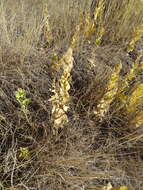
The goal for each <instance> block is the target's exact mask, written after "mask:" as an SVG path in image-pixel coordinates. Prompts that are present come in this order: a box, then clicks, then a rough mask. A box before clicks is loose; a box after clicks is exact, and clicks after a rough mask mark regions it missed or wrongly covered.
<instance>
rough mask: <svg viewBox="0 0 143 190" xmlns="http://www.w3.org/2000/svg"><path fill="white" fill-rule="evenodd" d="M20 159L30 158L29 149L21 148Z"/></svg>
mask: <svg viewBox="0 0 143 190" xmlns="http://www.w3.org/2000/svg"><path fill="white" fill-rule="evenodd" d="M19 158H24V159H28V158H29V150H28V148H27V147H20V154H19Z"/></svg>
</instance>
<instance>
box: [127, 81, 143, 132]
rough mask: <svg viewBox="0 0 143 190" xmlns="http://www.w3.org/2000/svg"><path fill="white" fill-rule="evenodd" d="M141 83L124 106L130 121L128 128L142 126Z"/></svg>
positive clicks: (142, 93) (142, 89)
mask: <svg viewBox="0 0 143 190" xmlns="http://www.w3.org/2000/svg"><path fill="white" fill-rule="evenodd" d="M142 107H143V83H141V84H139V85H138V86H137V87H136V89H135V90H134V91H133V93H132V94H131V96H130V98H129V103H128V104H127V105H126V108H127V112H128V115H129V117H131V118H132V119H131V121H130V124H129V128H140V127H142V126H143V111H142Z"/></svg>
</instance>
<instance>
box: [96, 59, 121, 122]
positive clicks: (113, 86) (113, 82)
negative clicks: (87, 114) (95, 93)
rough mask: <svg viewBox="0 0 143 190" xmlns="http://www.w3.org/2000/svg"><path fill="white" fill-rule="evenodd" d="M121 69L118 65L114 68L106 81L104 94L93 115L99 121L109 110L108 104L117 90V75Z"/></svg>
mask: <svg viewBox="0 0 143 190" xmlns="http://www.w3.org/2000/svg"><path fill="white" fill-rule="evenodd" d="M121 69H122V64H121V63H119V64H118V65H116V67H115V68H114V71H113V73H112V75H111V77H110V79H109V81H108V84H107V87H106V92H105V94H104V95H103V97H102V98H101V100H100V101H99V103H98V105H97V108H96V110H95V111H94V114H96V115H97V116H98V117H99V118H100V119H101V120H102V119H103V118H104V117H105V115H106V113H107V112H108V110H109V108H110V104H111V103H112V101H113V100H114V98H115V96H116V93H117V90H118V82H119V78H120V76H119V73H120V71H121Z"/></svg>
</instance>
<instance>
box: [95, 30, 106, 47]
mask: <svg viewBox="0 0 143 190" xmlns="http://www.w3.org/2000/svg"><path fill="white" fill-rule="evenodd" d="M104 32H105V29H104V28H103V27H101V28H99V31H98V33H97V36H96V41H95V44H96V46H99V45H100V44H101V40H102V37H103V35H104Z"/></svg>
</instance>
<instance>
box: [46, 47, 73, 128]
mask: <svg viewBox="0 0 143 190" xmlns="http://www.w3.org/2000/svg"><path fill="white" fill-rule="evenodd" d="M72 54H73V50H72V48H71V47H69V49H68V50H67V52H66V53H65V54H64V55H63V57H62V59H61V60H60V63H59V65H60V67H62V69H63V72H62V74H61V76H60V79H59V80H58V81H57V82H55V81H54V82H53V88H54V89H53V90H52V92H53V93H54V95H53V96H52V97H51V98H50V100H49V101H51V103H52V115H51V119H52V121H53V128H54V129H56V130H58V129H59V128H63V127H64V124H66V123H67V122H68V117H67V115H66V112H67V110H68V109H69V106H68V103H69V101H70V95H69V92H68V91H69V90H70V83H69V82H70V72H71V69H72V67H73V56H72Z"/></svg>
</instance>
